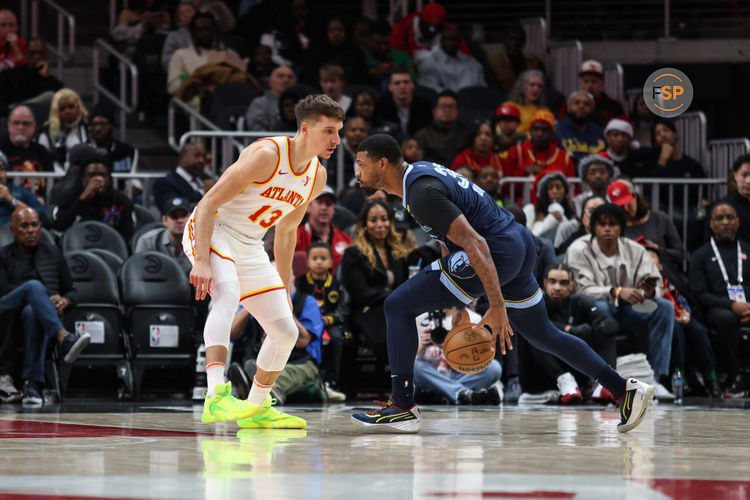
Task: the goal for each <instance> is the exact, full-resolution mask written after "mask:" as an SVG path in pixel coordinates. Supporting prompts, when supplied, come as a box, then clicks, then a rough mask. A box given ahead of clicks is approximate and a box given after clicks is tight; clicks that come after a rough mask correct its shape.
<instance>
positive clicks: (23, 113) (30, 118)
mask: <svg viewBox="0 0 750 500" xmlns="http://www.w3.org/2000/svg"><path fill="white" fill-rule="evenodd" d="M35 129H36V120H34V114H33V113H32V112H31V109H29V107H28V106H23V105H21V106H16V107H15V108H13V110H12V111H11V113H10V117H9V118H8V135H7V136H5V137H2V138H0V151H2V152H3V153H5V156H6V157H7V158H8V165H7V168H8V171H11V172H52V171H53V170H54V168H53V165H52V156H50V154H49V152H48V151H47V149H46V148H45V147H44V146H42V145H40V144H39V143H38V142H36V141H35V140H34V130H35ZM20 184H21V185H23V186H25V187H26V188H28V189H30V190H31V191H32V192H34V193H35V194H37V195H38V196H42V197H43V196H44V186H45V182H44V179H22V180H21V181H20Z"/></svg>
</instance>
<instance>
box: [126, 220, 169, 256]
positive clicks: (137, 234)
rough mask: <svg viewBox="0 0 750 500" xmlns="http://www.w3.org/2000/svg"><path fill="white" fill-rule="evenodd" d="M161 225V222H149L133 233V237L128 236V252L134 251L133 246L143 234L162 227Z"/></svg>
mask: <svg viewBox="0 0 750 500" xmlns="http://www.w3.org/2000/svg"><path fill="white" fill-rule="evenodd" d="M163 227H164V224H162V223H161V222H149V223H148V224H146V225H144V226H143V227H141V228H140V229H138V230H137V231H136V232H135V233H134V234H133V237H132V238H130V253H135V247H136V245H138V240H140V239H141V237H142V236H143V235H144V234H146V233H150V232H151V231H153V230H155V229H162V228H163Z"/></svg>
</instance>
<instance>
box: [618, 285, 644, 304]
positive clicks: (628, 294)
mask: <svg viewBox="0 0 750 500" xmlns="http://www.w3.org/2000/svg"><path fill="white" fill-rule="evenodd" d="M620 298H621V299H622V300H624V301H625V302H627V303H628V304H641V303H642V302H643V301H644V300H646V299H644V298H643V293H642V292H641V291H640V290H639V289H637V288H625V287H623V289H622V290H620Z"/></svg>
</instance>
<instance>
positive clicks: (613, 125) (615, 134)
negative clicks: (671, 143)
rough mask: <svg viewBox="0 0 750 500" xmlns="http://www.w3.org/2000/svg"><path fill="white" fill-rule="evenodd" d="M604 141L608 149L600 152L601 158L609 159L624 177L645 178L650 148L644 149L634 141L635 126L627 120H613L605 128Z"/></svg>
mask: <svg viewBox="0 0 750 500" xmlns="http://www.w3.org/2000/svg"><path fill="white" fill-rule="evenodd" d="M604 139H605V140H606V141H607V149H606V150H605V151H602V152H600V153H599V154H600V155H601V156H604V157H605V158H609V159H610V160H612V163H614V165H615V167H617V168H619V169H620V175H622V176H624V177H630V178H631V179H632V178H633V177H643V176H644V175H646V174H645V170H644V168H645V167H644V164H645V161H646V159H647V156H648V152H649V151H650V148H642V147H640V144H638V141H634V140H633V126H632V125H631V124H630V122H629V121H627V120H622V119H620V118H613V119H612V120H610V121H609V122H608V123H607V126H606V127H605V128H604Z"/></svg>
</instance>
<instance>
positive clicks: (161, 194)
mask: <svg viewBox="0 0 750 500" xmlns="http://www.w3.org/2000/svg"><path fill="white" fill-rule="evenodd" d="M206 165H207V161H206V149H205V148H204V147H203V146H202V145H201V144H199V143H195V142H188V143H186V144H185V145H184V146H182V149H181V150H180V154H179V156H178V157H177V167H176V168H175V169H174V170H173V171H172V172H170V173H168V174H167V175H166V177H163V178H161V179H157V180H156V181H155V182H154V187H153V194H154V203H156V206H157V207H163V206H165V204H166V203H167V201H169V200H171V199H172V198H185V199H186V200H187V201H189V202H190V203H198V202H199V201H200V200H201V198H202V197H203V195H204V194H206V192H207V191H208V190H209V189H211V187H213V185H214V184H215V181H214V179H213V178H212V177H211V176H210V175H209V174H208V173H206V171H205V169H206Z"/></svg>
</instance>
